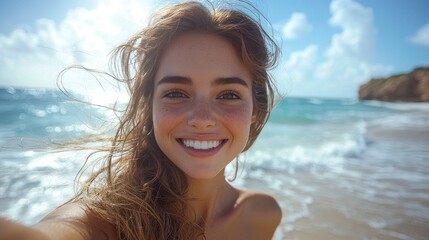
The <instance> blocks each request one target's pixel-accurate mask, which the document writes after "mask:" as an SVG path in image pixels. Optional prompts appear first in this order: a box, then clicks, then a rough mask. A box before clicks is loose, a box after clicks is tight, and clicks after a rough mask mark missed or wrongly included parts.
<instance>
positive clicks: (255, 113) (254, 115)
mask: <svg viewBox="0 0 429 240" xmlns="http://www.w3.org/2000/svg"><path fill="white" fill-rule="evenodd" d="M256 115H257V111H256V110H253V113H252V124H253V123H255V122H256Z"/></svg>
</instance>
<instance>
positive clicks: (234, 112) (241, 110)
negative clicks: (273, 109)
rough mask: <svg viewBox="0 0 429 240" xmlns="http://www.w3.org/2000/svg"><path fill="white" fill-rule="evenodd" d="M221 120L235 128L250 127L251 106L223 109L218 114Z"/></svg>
mask: <svg viewBox="0 0 429 240" xmlns="http://www.w3.org/2000/svg"><path fill="white" fill-rule="evenodd" d="M219 115H220V116H222V118H223V120H224V121H225V122H226V123H228V124H229V125H234V126H236V128H237V129H238V128H240V129H242V128H244V127H247V126H248V125H249V126H250V124H251V121H252V106H241V107H237V108H231V109H224V110H223V111H222V112H221V113H220V114H219Z"/></svg>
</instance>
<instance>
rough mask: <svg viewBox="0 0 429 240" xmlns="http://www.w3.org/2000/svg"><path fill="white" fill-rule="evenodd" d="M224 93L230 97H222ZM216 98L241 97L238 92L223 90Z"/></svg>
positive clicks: (232, 98)
mask: <svg viewBox="0 0 429 240" xmlns="http://www.w3.org/2000/svg"><path fill="white" fill-rule="evenodd" d="M225 95H229V96H232V97H228V98H225V97H224V96H225ZM218 99H227V100H238V99H241V98H240V95H239V94H238V93H236V92H234V91H225V92H223V93H222V94H221V95H220V96H219V97H218Z"/></svg>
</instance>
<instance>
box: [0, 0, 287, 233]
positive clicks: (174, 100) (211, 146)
mask: <svg viewBox="0 0 429 240" xmlns="http://www.w3.org/2000/svg"><path fill="white" fill-rule="evenodd" d="M270 47H271V51H270ZM277 55H278V48H277V46H276V45H275V43H274V41H273V40H272V39H271V38H270V37H269V36H268V35H267V34H266V33H265V32H264V31H263V29H262V28H261V26H260V25H259V24H258V23H257V22H256V21H254V20H252V19H251V18H250V17H249V16H248V15H246V14H245V13H242V12H240V11H235V10H227V9H214V10H212V11H209V10H208V9H207V8H206V7H205V6H204V5H202V4H200V3H197V2H185V3H181V4H177V5H173V6H170V7H168V8H164V9H162V10H161V11H159V12H158V13H157V14H155V15H154V19H153V20H152V22H151V23H150V24H149V26H148V27H147V28H145V29H144V30H143V31H141V32H139V33H138V34H137V35H135V36H134V37H132V38H131V39H130V40H129V41H128V42H127V43H125V44H123V45H121V46H120V47H118V48H117V49H116V52H115V55H114V58H113V59H114V60H115V59H116V60H120V67H121V74H122V75H121V80H123V81H125V82H126V83H127V84H128V87H129V91H130V94H131V98H130V102H129V105H128V107H127V108H126V110H125V112H124V113H123V115H122V118H121V119H120V124H119V126H118V129H117V132H116V134H115V136H114V137H113V138H112V139H111V146H110V147H109V148H108V149H107V152H108V156H107V157H106V158H105V160H106V161H105V164H104V166H103V168H102V169H101V170H99V171H98V172H95V173H94V174H93V175H92V176H91V177H90V179H89V180H88V181H87V182H86V183H85V184H84V186H83V187H82V189H81V190H80V192H79V193H78V194H77V195H76V196H75V197H74V198H73V199H71V200H70V201H69V202H67V203H65V204H64V205H62V206H61V207H59V208H57V209H55V210H54V211H53V212H52V213H50V214H49V215H48V216H46V217H45V218H44V219H42V220H41V222H40V223H38V224H37V225H36V226H35V227H34V228H31V229H30V228H26V227H23V226H19V225H17V224H15V223H11V222H8V221H5V220H2V223H1V224H0V225H1V230H2V232H5V233H6V232H7V234H4V235H3V236H2V237H0V238H1V239H14V237H17V236H18V237H19V238H20V239H25V237H27V236H30V237H31V239H35V236H38V237H39V238H40V239H135V240H137V239H270V238H272V236H273V233H274V231H275V229H276V227H277V226H278V224H279V222H280V219H281V210H280V208H279V206H278V204H277V202H276V201H275V200H274V198H272V197H271V196H268V195H266V194H262V193H256V192H250V191H243V190H238V189H235V188H233V187H232V186H231V185H230V184H229V183H228V182H227V181H226V180H225V177H224V170H225V167H226V165H227V164H229V163H230V162H231V161H232V160H233V159H234V158H237V156H238V155H239V154H240V153H242V152H244V151H246V150H247V149H248V148H249V147H250V146H251V145H252V144H253V143H254V141H255V139H256V137H257V136H258V135H259V133H260V131H261V130H262V128H263V126H264V125H265V123H266V121H267V119H268V117H269V114H270V112H271V110H272V107H273V98H274V91H273V86H272V84H271V81H270V77H269V75H268V73H267V69H268V68H269V67H272V66H273V65H274V63H275V61H276V59H277ZM6 230H7V231H6ZM19 234H21V235H19ZM8 236H9V238H8ZM16 239H18V238H16Z"/></svg>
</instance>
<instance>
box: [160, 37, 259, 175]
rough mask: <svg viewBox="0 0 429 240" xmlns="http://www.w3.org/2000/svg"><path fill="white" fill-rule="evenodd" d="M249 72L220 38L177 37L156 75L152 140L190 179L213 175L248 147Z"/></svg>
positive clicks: (251, 105)
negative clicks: (154, 140)
mask: <svg viewBox="0 0 429 240" xmlns="http://www.w3.org/2000/svg"><path fill="white" fill-rule="evenodd" d="M252 99H253V98H252V81H251V75H250V72H249V71H248V70H247V69H246V68H245V67H244V65H243V64H242V62H241V61H240V59H239V58H238V56H237V54H236V52H235V50H234V48H233V46H232V45H231V44H230V43H229V42H228V41H227V40H225V39H224V38H222V37H219V36H216V35H212V34H206V33H186V34H182V35H180V36H178V37H176V38H175V39H174V40H173V41H172V43H171V44H170V45H169V46H168V48H167V49H166V51H165V52H164V54H163V56H162V58H161V61H160V65H159V69H158V71H157V74H156V76H155V85H154V99H153V124H154V131H155V138H156V141H157V143H158V145H159V147H160V148H161V150H162V151H163V152H164V153H165V154H166V155H167V157H168V158H169V159H170V160H171V161H173V163H174V164H175V165H176V166H177V167H179V168H180V169H181V170H182V171H183V172H185V173H186V174H187V175H188V176H189V177H191V178H204V179H208V178H213V177H215V176H217V175H218V174H219V173H221V172H222V173H223V171H222V170H223V169H224V168H225V166H226V165H227V164H228V163H229V162H231V161H232V160H233V159H234V158H235V157H236V156H237V155H238V154H240V153H241V152H242V151H243V149H244V147H245V146H246V143H247V140H248V137H249V131H250V125H251V123H252V121H253V118H254V117H253V101H252Z"/></svg>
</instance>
